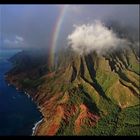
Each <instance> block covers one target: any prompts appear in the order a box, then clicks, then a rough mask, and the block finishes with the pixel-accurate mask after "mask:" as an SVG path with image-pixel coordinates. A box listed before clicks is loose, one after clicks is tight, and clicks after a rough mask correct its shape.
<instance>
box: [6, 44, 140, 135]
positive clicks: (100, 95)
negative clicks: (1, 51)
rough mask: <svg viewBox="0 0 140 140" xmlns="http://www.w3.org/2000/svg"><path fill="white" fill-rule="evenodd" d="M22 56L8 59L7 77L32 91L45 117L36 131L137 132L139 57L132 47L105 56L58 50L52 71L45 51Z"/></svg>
mask: <svg viewBox="0 0 140 140" xmlns="http://www.w3.org/2000/svg"><path fill="white" fill-rule="evenodd" d="M24 53H25V52H24ZM20 55H22V56H23V57H18V55H17V56H16V57H14V58H13V59H12V61H13V63H15V67H14V68H13V69H12V70H11V71H10V72H9V74H8V80H9V81H11V83H13V84H15V85H18V86H19V87H20V88H23V89H25V90H28V91H30V92H29V93H30V94H31V96H33V98H34V99H35V101H36V102H37V103H38V105H39V106H40V107H41V112H42V114H43V115H44V120H43V122H42V123H41V124H40V125H39V126H38V129H37V130H36V133H35V134H36V135H140V121H139V117H140V113H139V108H140V104H139V103H140V92H139V88H140V86H139V84H140V83H139V78H140V69H139V64H140V61H139V56H138V49H137V48H136V47H135V46H134V47H132V46H130V47H129V46H128V47H127V48H123V49H120V50H116V51H113V52H110V53H107V54H106V55H103V56H100V55H98V54H96V52H91V53H90V54H88V55H84V56H79V55H78V54H75V53H74V52H72V51H69V50H68V51H66V50H65V51H60V52H59V54H58V62H57V66H55V69H53V71H51V70H50V69H49V67H48V65H47V63H45V57H44V56H45V55H41V57H36V58H34V59H33V56H31V55H30V53H28V57H27V53H25V54H23V53H22V54H20ZM25 55H26V57H24V56H25ZM17 58H19V59H17ZM25 58H26V59H25ZM29 60H30V61H29ZM34 60H35V61H34ZM20 63H22V67H21V65H20ZM27 63H30V67H27ZM25 66H26V67H25Z"/></svg>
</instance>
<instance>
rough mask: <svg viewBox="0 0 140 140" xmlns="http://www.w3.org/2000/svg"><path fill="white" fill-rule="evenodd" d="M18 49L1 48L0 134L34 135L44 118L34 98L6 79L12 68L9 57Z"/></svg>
mask: <svg viewBox="0 0 140 140" xmlns="http://www.w3.org/2000/svg"><path fill="white" fill-rule="evenodd" d="M18 51H19V50H0V136H15V135H32V131H33V130H32V129H33V127H34V125H35V123H36V122H38V121H40V120H41V119H42V115H41V113H40V112H39V110H38V108H37V105H36V104H35V103H34V102H33V101H32V99H31V98H29V97H28V96H27V95H26V94H25V93H24V92H23V91H17V90H16V88H15V87H14V86H12V85H10V86H8V83H7V82H6V81H5V73H6V72H8V71H9V70H10V69H11V68H12V64H11V63H10V62H9V61H8V58H10V57H11V56H12V55H14V54H16V53H17V52H18Z"/></svg>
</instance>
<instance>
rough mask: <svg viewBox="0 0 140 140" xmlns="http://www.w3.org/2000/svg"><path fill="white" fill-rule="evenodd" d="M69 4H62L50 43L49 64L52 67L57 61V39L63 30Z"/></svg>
mask: <svg viewBox="0 0 140 140" xmlns="http://www.w3.org/2000/svg"><path fill="white" fill-rule="evenodd" d="M66 9H67V5H63V6H61V9H60V13H59V15H58V17H57V20H56V23H55V26H54V28H53V31H52V34H51V39H50V43H49V44H50V45H49V54H48V55H49V57H48V65H49V66H50V67H51V66H53V64H54V61H55V50H56V47H57V41H58V37H59V33H60V31H61V26H62V23H63V20H64V17H65V13H66Z"/></svg>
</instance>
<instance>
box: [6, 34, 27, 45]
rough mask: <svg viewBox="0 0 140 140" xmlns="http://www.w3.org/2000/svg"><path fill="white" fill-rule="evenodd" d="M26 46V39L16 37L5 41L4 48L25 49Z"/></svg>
mask: <svg viewBox="0 0 140 140" xmlns="http://www.w3.org/2000/svg"><path fill="white" fill-rule="evenodd" d="M24 45H25V42H24V38H23V37H21V36H18V35H16V36H15V37H14V38H13V39H9V38H6V39H4V46H6V47H23V46H24Z"/></svg>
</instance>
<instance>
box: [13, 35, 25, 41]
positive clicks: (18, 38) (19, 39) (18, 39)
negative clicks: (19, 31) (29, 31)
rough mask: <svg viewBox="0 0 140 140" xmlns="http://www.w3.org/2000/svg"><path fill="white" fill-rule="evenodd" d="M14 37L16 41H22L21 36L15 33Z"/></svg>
mask: <svg viewBox="0 0 140 140" xmlns="http://www.w3.org/2000/svg"><path fill="white" fill-rule="evenodd" d="M15 39H16V40H17V41H18V42H23V41H24V39H23V37H21V36H17V35H16V37H15Z"/></svg>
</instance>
